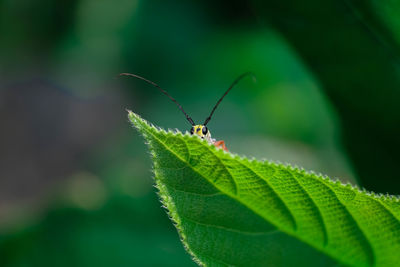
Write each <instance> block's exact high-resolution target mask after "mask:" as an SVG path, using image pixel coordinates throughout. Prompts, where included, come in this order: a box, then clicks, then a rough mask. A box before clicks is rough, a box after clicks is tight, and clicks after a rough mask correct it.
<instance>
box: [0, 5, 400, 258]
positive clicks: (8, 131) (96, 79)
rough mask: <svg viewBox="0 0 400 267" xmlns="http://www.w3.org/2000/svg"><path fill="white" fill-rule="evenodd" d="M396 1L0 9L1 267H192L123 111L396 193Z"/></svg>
mask: <svg viewBox="0 0 400 267" xmlns="http://www.w3.org/2000/svg"><path fill="white" fill-rule="evenodd" d="M399 15H400V4H396V3H394V2H389V1H379V2H377V1H374V2H372V1H363V2H361V1H356V0H348V1H347V0H346V1H337V0H335V1H333V0H328V1H317V0H310V1H307V2H304V1H289V0H270V1H261V0H260V1H257V0H254V1H238V0H234V1H211V0H209V1H179V0H175V1H169V0H168V1H165V0H148V1H143V0H138V1H128V0H118V1H110V0H99V1H95V0H74V1H71V0H69V1H67V0H59V1H51V0H41V1H12V0H0V123H1V124H0V125H1V126H0V171H1V173H0V174H1V178H0V266H133V265H138V266H154V265H163V266H177V265H181V266H182V265H183V266H184V265H194V263H193V262H192V261H191V260H190V256H189V255H188V254H187V253H186V252H185V251H184V249H183V246H182V245H181V244H180V241H179V237H178V235H177V233H176V230H175V229H174V227H173V225H172V224H171V222H170V221H169V219H168V217H167V215H166V214H165V212H164V211H163V210H162V208H161V203H160V202H159V200H158V196H157V194H156V189H155V188H154V187H153V186H152V183H153V182H152V172H151V161H150V157H149V155H148V152H147V148H146V146H145V145H144V143H143V139H142V138H141V137H140V136H139V134H138V133H137V132H136V131H135V130H133V129H132V127H131V126H130V125H129V123H128V121H127V117H126V115H127V113H126V111H125V109H126V108H128V109H131V110H132V111H134V112H136V113H138V114H139V115H141V116H142V117H143V118H145V119H147V120H149V121H151V122H152V123H154V124H156V125H159V126H161V127H164V128H172V129H174V128H177V129H179V130H181V131H186V130H189V128H190V125H189V124H188V123H187V121H186V120H185V118H184V116H183V115H182V114H181V112H180V111H179V109H178V108H177V107H176V106H175V105H174V104H173V103H172V102H171V101H170V100H168V98H166V97H165V96H164V95H162V94H161V93H160V92H159V91H158V90H157V89H156V88H153V87H151V86H149V85H148V84H146V83H144V82H142V81H139V80H136V79H132V78H131V79H130V78H116V76H117V75H118V74H119V73H121V72H131V73H135V74H138V75H142V76H144V77H146V78H148V79H150V80H153V81H155V82H157V83H158V84H160V85H161V86H162V87H163V88H164V89H166V90H167V91H168V92H169V93H170V94H171V95H172V96H174V97H175V98H176V99H177V100H178V101H179V102H180V103H181V104H182V106H183V107H184V108H185V110H186V111H187V112H188V113H189V115H190V116H192V118H193V119H194V120H195V121H196V122H198V123H201V122H203V121H204V119H205V118H206V117H207V116H208V114H209V112H210V111H211V109H212V107H213V105H214V104H215V103H216V101H217V100H218V98H219V97H220V96H221V95H222V94H223V92H224V91H225V90H226V89H227V88H228V87H229V85H230V84H231V83H232V81H233V80H234V79H235V78H236V77H238V76H239V75H240V74H241V73H243V72H247V71H252V72H254V73H255V74H256V76H257V82H256V83H254V82H253V81H252V80H251V79H245V80H243V81H242V82H240V83H239V84H238V85H237V86H236V87H235V89H233V90H232V91H231V93H230V94H229V95H228V96H227V97H226V98H225V99H224V101H223V102H222V103H221V105H220V107H219V108H218V110H217V111H216V112H215V114H214V117H213V119H212V120H211V122H210V123H209V124H208V126H209V129H210V130H211V132H212V134H213V137H215V138H217V139H223V140H225V142H226V143H227V146H228V148H229V150H230V151H231V152H233V153H238V154H240V155H246V156H248V157H257V158H260V159H263V158H267V159H270V160H275V161H281V162H289V163H291V164H296V165H299V166H302V167H304V168H305V169H307V170H314V171H316V172H321V173H323V174H327V175H329V176H330V177H332V178H336V177H339V178H340V179H341V180H343V181H345V182H351V183H353V184H358V185H359V186H360V187H363V188H366V189H367V190H373V191H375V192H379V193H390V194H398V193H399V192H400V180H399V175H398V166H399V160H400V155H399V152H398V151H399V149H400V141H399V136H400V116H399V115H400V112H399V111H400V105H399V103H400V60H399V40H400V19H399V18H400V16H399Z"/></svg>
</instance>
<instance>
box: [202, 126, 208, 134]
mask: <svg viewBox="0 0 400 267" xmlns="http://www.w3.org/2000/svg"><path fill="white" fill-rule="evenodd" d="M201 131H202V132H203V134H204V135H206V134H207V132H208V129H207V127H206V126H203V129H202V130H201Z"/></svg>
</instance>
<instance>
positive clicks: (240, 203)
mask: <svg viewBox="0 0 400 267" xmlns="http://www.w3.org/2000/svg"><path fill="white" fill-rule="evenodd" d="M128 116H129V119H130V121H131V122H132V123H133V125H134V126H135V127H136V128H137V129H138V130H139V131H140V132H141V133H142V134H143V136H144V137H145V139H146V141H147V142H148V144H149V147H150V151H151V154H152V155H153V161H154V172H155V179H156V185H157V188H158V189H159V191H160V196H161V199H162V202H163V204H164V205H165V207H166V208H167V210H168V212H169V215H170V217H171V219H172V220H173V222H174V223H175V225H176V227H177V229H178V232H179V234H180V236H181V239H182V241H183V243H184V245H185V247H186V249H187V250H188V252H189V253H190V254H191V255H192V256H193V258H194V260H195V261H196V262H198V263H199V264H201V265H206V266H225V265H235V266H245V265H246V266H265V265H274V266H335V265H337V264H338V263H341V264H346V265H352V266H389V265H390V266H395V265H397V264H398V263H399V262H400V253H399V251H400V221H399V218H400V202H399V199H398V198H396V197H393V196H378V195H376V194H373V193H368V192H365V191H360V190H359V189H357V188H355V187H352V186H351V185H343V184H341V183H340V182H339V181H337V182H334V181H332V180H330V179H329V178H327V177H322V176H320V175H316V174H314V173H310V172H306V171H304V170H301V169H298V168H294V167H291V166H286V165H282V164H277V163H273V162H268V161H262V162H261V161H258V160H249V159H247V158H242V157H239V156H237V155H234V154H232V153H229V152H225V151H223V150H221V149H217V148H215V147H214V146H212V145H209V144H208V143H207V142H206V141H204V140H201V139H200V138H198V137H196V136H190V135H189V134H184V135H183V134H182V133H180V132H176V133H174V132H166V131H164V130H162V129H158V128H156V127H154V126H152V125H150V124H149V123H147V122H146V121H145V120H143V119H142V118H140V117H139V116H138V115H136V114H134V113H133V112H129V115H128Z"/></svg>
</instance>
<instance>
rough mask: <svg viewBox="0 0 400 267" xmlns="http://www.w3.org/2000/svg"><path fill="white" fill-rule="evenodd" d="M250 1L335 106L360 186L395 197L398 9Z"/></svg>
mask: <svg viewBox="0 0 400 267" xmlns="http://www.w3.org/2000/svg"><path fill="white" fill-rule="evenodd" d="M253 3H254V5H255V8H256V9H257V13H258V15H259V16H260V18H261V17H262V18H265V20H268V22H269V23H270V24H271V25H272V26H273V27H275V28H276V29H277V30H278V31H279V32H280V33H281V34H282V35H283V37H284V38H286V40H287V41H288V42H289V43H290V44H291V45H292V46H293V48H294V49H295V50H296V51H297V53H299V55H300V57H301V58H302V59H303V60H304V61H305V63H306V64H307V65H308V66H309V68H310V69H311V70H312V71H313V73H314V75H315V77H316V78H317V79H318V80H319V81H320V83H321V86H322V87H323V89H324V90H325V91H326V93H327V95H328V97H329V98H330V100H331V101H332V103H333V105H334V106H335V107H336V110H337V112H338V115H339V119H340V122H341V123H342V129H343V140H344V143H345V146H346V148H347V150H348V152H349V156H350V158H351V160H352V162H353V163H354V167H355V169H356V172H357V174H358V176H359V177H360V179H361V181H362V183H363V185H364V186H366V187H368V188H371V189H373V190H378V191H383V192H394V193H397V192H399V191H400V183H399V182H398V179H397V177H398V161H399V160H400V156H399V153H398V149H399V148H400V139H399V138H398V137H399V135H400V116H399V114H400V105H399V102H400V90H399V88H400V75H399V73H400V68H399V66H400V64H399V62H400V60H399V59H400V58H399V48H398V45H397V42H396V41H395V37H394V36H393V35H395V34H396V32H395V31H393V29H394V28H395V25H396V24H397V20H398V17H399V16H398V12H397V13H396V10H397V9H398V7H397V6H398V4H396V3H394V2H393V1H392V3H390V2H389V1H357V0H346V1H334V0H331V1H324V2H321V1H316V0H313V1H309V2H307V4H305V3H304V2H303V1H277V0H275V1H274V0H273V1H257V0H254V1H253ZM378 7H379V8H378ZM388 9H390V10H391V11H390V12H388ZM394 13H396V17H397V19H394V16H393V14H394ZM390 29H392V31H390ZM396 31H397V28H396ZM377 177H379V180H380V181H379V182H377Z"/></svg>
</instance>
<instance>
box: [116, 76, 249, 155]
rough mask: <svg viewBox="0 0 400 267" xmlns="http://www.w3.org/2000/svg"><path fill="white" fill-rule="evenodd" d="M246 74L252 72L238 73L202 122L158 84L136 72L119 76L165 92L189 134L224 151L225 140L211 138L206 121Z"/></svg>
mask: <svg viewBox="0 0 400 267" xmlns="http://www.w3.org/2000/svg"><path fill="white" fill-rule="evenodd" d="M248 75H252V73H250V72H246V73H244V74H242V75H240V76H239V77H238V78H237V79H236V80H235V81H234V82H233V83H232V84H231V86H230V87H229V88H228V90H226V92H225V93H224V94H223V95H222V97H221V98H220V99H219V100H218V102H217V104H216V105H215V106H214V108H213V109H212V111H211V113H210V115H209V116H208V117H207V118H206V120H205V121H204V123H203V124H195V123H194V121H193V119H192V118H191V117H189V115H187V113H186V112H185V111H184V110H183V108H182V106H181V105H180V104H179V103H178V101H176V100H175V99H174V98H173V97H172V96H170V95H169V94H168V93H167V92H166V91H165V90H164V89H162V88H161V87H160V86H159V85H158V84H156V83H154V82H152V81H150V80H147V79H145V78H143V77H140V76H139V75H136V74H131V73H121V74H120V76H131V77H135V78H138V79H140V80H143V81H145V82H147V83H149V84H151V85H153V86H155V87H157V88H158V89H159V90H160V91H161V92H162V93H163V94H165V95H166V96H168V97H169V99H171V100H172V102H174V103H175V104H176V105H177V106H178V108H179V109H180V110H181V111H182V112H183V114H184V115H185V116H186V119H187V120H188V122H189V123H190V124H191V125H192V128H191V129H190V134H191V135H197V136H199V137H200V138H202V139H205V140H207V141H208V142H209V143H210V144H214V145H215V146H216V147H218V148H222V149H223V150H225V151H228V149H227V148H226V146H225V142H224V141H223V140H220V141H217V140H215V139H213V138H211V133H210V131H209V130H208V128H207V126H206V125H207V123H208V122H209V121H210V120H211V117H212V115H213V114H214V111H215V110H216V109H217V107H218V105H219V103H221V101H222V99H224V97H225V96H226V95H227V94H228V93H229V91H230V90H231V89H232V88H233V87H234V86H235V85H236V84H237V83H238V82H239V81H240V80H241V79H243V78H244V77H246V76H248Z"/></svg>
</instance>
